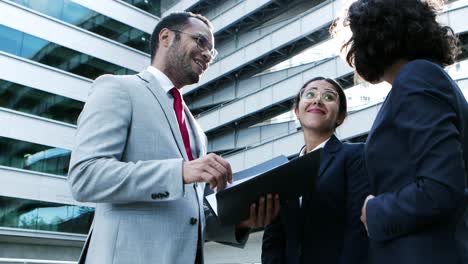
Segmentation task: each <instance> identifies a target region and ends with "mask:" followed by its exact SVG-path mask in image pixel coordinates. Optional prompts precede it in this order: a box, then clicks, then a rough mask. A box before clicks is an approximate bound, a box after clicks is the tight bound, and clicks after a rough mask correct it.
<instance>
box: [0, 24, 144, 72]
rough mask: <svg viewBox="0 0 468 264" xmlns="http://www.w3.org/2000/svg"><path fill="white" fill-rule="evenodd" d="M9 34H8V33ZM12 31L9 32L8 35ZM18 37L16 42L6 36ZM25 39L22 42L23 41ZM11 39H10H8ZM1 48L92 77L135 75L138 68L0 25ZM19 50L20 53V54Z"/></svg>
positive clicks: (15, 39)
mask: <svg viewBox="0 0 468 264" xmlns="http://www.w3.org/2000/svg"><path fill="white" fill-rule="evenodd" d="M4 34H5V35H4ZM6 34H8V35H6ZM10 35H11V36H15V38H14V39H13V40H14V41H5V43H6V44H2V43H3V41H1V40H2V39H7V38H9V37H8V36H10ZM21 39H22V40H23V41H19V40H21ZM7 40H8V39H7ZM0 50H1V51H5V52H8V51H15V52H16V53H13V54H15V55H19V56H21V57H23V58H26V59H30V60H33V61H36V62H39V63H42V64H45V65H48V66H51V67H55V68H58V69H61V70H64V71H67V72H71V73H74V74H77V75H81V76H83V77H86V78H89V79H95V78H97V77H98V76H100V75H103V74H106V73H110V74H134V73H136V72H135V71H132V70H130V69H127V68H124V67H121V66H118V65H115V64H112V63H110V62H107V61H104V60H101V59H98V58H95V57H92V56H89V55H87V54H83V53H80V52H78V51H75V50H72V49H69V48H66V47H63V46H60V45H57V44H55V43H53V42H49V41H46V40H44V39H41V38H38V37H35V36H32V35H29V34H26V33H23V32H20V31H18V30H15V29H12V28H9V27H6V26H3V25H0ZM18 51H20V52H19V54H18Z"/></svg>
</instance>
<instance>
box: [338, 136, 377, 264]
mask: <svg viewBox="0 0 468 264" xmlns="http://www.w3.org/2000/svg"><path fill="white" fill-rule="evenodd" d="M351 146H353V148H352V149H350V150H351V151H352V152H350V155H348V156H349V158H348V159H347V162H346V181H347V184H346V185H347V190H346V223H345V234H344V240H343V253H342V254H341V258H340V263H342V264H350V263H356V264H365V263H367V249H368V243H369V241H368V238H367V234H366V229H365V228H364V225H363V224H362V222H361V209H362V205H363V203H364V200H365V199H366V197H367V195H369V194H370V191H369V190H370V187H369V181H368V178H367V169H366V166H365V162H364V145H363V144H353V145H351Z"/></svg>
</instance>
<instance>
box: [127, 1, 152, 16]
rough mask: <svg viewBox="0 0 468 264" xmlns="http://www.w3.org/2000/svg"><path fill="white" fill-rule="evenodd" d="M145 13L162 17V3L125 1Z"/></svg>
mask: <svg viewBox="0 0 468 264" xmlns="http://www.w3.org/2000/svg"><path fill="white" fill-rule="evenodd" d="M123 1H124V2H127V3H129V4H131V5H133V6H135V7H137V8H140V9H141V10H143V11H146V12H148V13H150V14H153V15H155V16H157V17H160V16H161V1H159V0H123Z"/></svg>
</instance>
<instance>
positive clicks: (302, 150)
mask: <svg viewBox="0 0 468 264" xmlns="http://www.w3.org/2000/svg"><path fill="white" fill-rule="evenodd" d="M328 140H330V138H327V139H326V140H325V141H323V142H322V143H320V144H319V145H318V146H316V147H315V148H314V149H313V150H311V151H309V152H308V153H310V152H312V151H314V150H317V149H319V148H323V147H324V146H325V144H327V142H328ZM305 154H307V153H306V148H305V146H303V147H302V149H301V152H300V153H299V157H301V156H304V155H305Z"/></svg>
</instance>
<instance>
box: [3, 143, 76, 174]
mask: <svg viewBox="0 0 468 264" xmlns="http://www.w3.org/2000/svg"><path fill="white" fill-rule="evenodd" d="M0 149H1V150H2V151H1V152H0V165H2V166H7V167H13V168H18V169H25V170H32V171H37V172H44V173H50V174H56V175H61V176H66V175H67V173H68V167H69V165H70V154H71V152H70V150H67V149H61V148H54V147H50V146H45V145H40V144H34V143H30V142H26V141H20V140H16V139H12V138H7V137H0Z"/></svg>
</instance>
